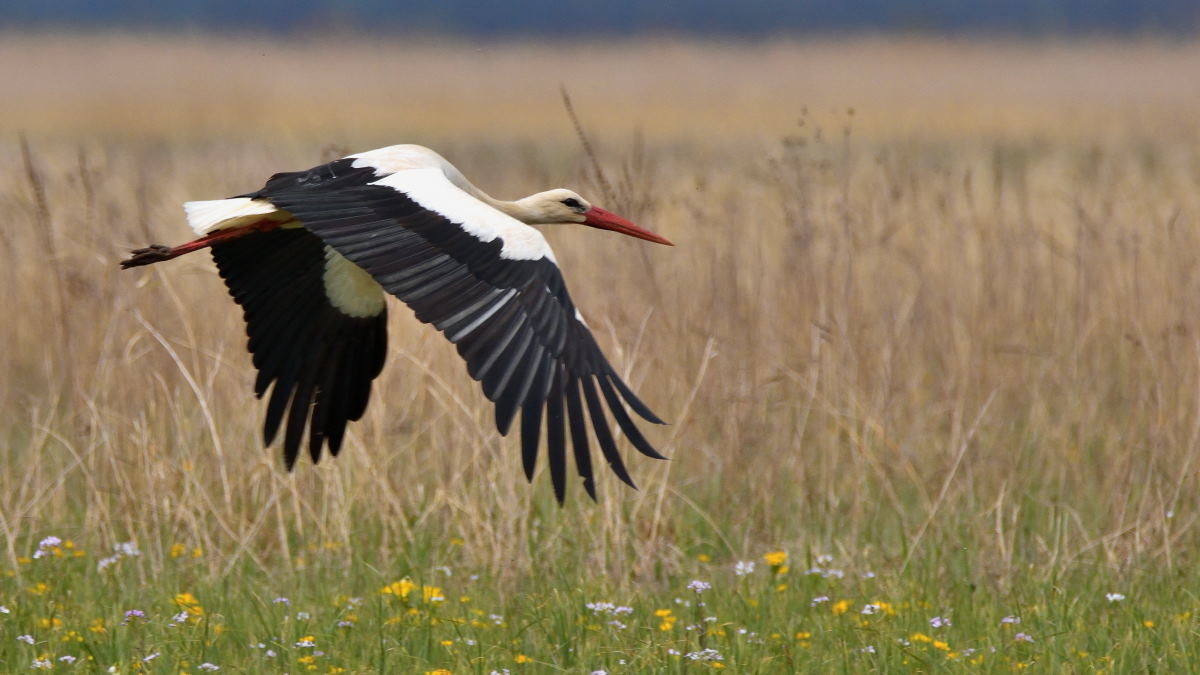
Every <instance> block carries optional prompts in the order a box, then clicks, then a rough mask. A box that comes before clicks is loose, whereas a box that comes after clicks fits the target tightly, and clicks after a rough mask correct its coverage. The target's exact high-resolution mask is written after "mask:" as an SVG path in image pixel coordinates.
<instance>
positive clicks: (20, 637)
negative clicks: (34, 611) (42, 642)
mask: <svg viewBox="0 0 1200 675" xmlns="http://www.w3.org/2000/svg"><path fill="white" fill-rule="evenodd" d="M17 641H18V642H24V643H25V644H27V645H31V644H33V636H32V635H18V636H17Z"/></svg>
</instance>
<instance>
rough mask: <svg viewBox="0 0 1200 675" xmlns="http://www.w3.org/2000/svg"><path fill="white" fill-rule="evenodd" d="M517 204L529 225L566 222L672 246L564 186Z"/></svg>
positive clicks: (540, 193) (522, 218) (668, 242)
mask: <svg viewBox="0 0 1200 675" xmlns="http://www.w3.org/2000/svg"><path fill="white" fill-rule="evenodd" d="M517 204H518V205H520V207H521V211H522V214H521V220H523V221H525V222H526V223H529V224H531V225H559V224H568V223H575V224H583V225H590V226H591V227H597V228H600V229H602V230H612V231H613V232H620V233H621V234H627V235H629V236H631V237H637V238H638V239H645V240H646V241H652V242H654V243H656V244H666V245H667V246H674V244H672V243H671V242H670V241H668V240H667V239H666V238H665V237H660V236H658V235H657V234H654V233H653V232H651V231H649V230H645V229H642V228H640V227H638V226H637V225H634V224H633V223H631V222H629V221H628V220H625V219H624V218H622V217H621V216H618V215H617V214H615V213H610V212H608V211H605V210H604V209H602V208H600V207H599V206H592V205H591V204H589V203H588V201H587V200H586V199H584V198H583V197H580V196H579V195H578V194H577V193H575V192H573V191H571V190H567V189H565V188H558V189H555V190H546V191H545V192H539V193H537V194H535V195H530V196H528V197H526V198H524V199H521V200H518V201H517Z"/></svg>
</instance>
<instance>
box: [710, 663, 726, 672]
mask: <svg viewBox="0 0 1200 675" xmlns="http://www.w3.org/2000/svg"><path fill="white" fill-rule="evenodd" d="M712 667H713V669H714V670H720V669H722V668H724V667H725V664H724V663H721V662H720V661H713V662H712Z"/></svg>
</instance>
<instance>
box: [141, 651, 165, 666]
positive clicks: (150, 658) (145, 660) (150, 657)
mask: <svg viewBox="0 0 1200 675" xmlns="http://www.w3.org/2000/svg"><path fill="white" fill-rule="evenodd" d="M160 656H162V654H161V653H160V652H154V653H153V654H147V655H146V656H145V657H143V658H142V663H150V662H151V661H153V660H154V659H157V658H158V657H160Z"/></svg>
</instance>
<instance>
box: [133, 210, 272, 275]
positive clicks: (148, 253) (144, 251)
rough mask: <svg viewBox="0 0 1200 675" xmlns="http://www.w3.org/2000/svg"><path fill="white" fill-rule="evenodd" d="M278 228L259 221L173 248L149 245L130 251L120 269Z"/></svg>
mask: <svg viewBox="0 0 1200 675" xmlns="http://www.w3.org/2000/svg"><path fill="white" fill-rule="evenodd" d="M277 227H279V223H277V222H274V221H271V220H260V221H258V222H257V223H253V224H251V225H243V226H241V227H231V228H229V229H227V230H217V231H216V232H213V233H212V234H206V235H204V236H203V237H200V238H199V239H196V240H195V241H189V242H188V243H186V244H180V245H179V246H176V247H174V248H171V247H169V246H163V245H162V244H151V245H150V246H149V247H147V248H139V249H136V250H134V251H131V253H132V254H133V255H131V256H130V257H129V258H127V259H125V260H122V261H121V269H129V268H130V267H141V266H142V265H152V264H154V263H157V262H163V261H164V260H171V259H172V258H178V257H179V256H181V255H183V254H185V253H191V252H192V251H199V250H200V249H202V248H208V247H209V246H212V245H213V244H220V243H221V242H225V241H229V240H231V239H237V238H239V237H244V236H246V235H248V234H254V233H255V232H267V231H269V230H273V229H275V228H277Z"/></svg>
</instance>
